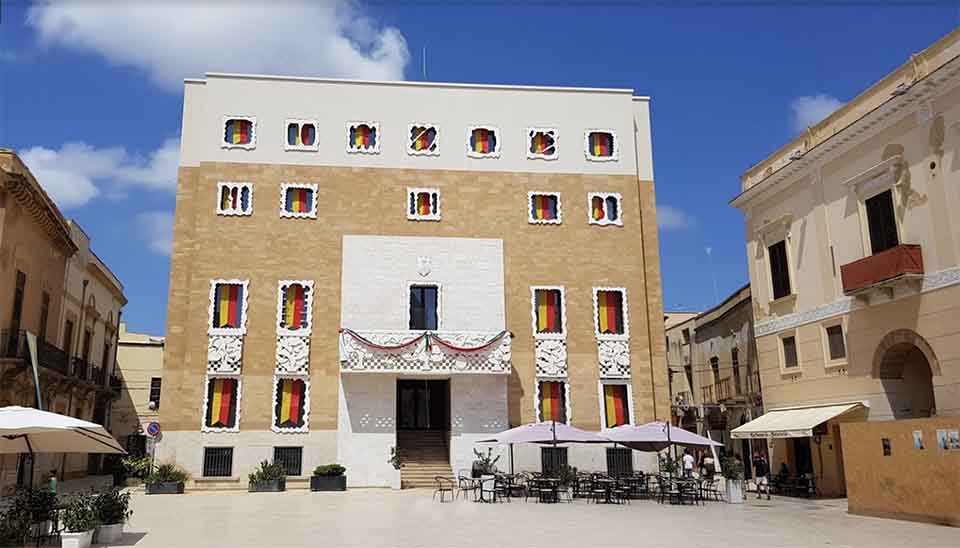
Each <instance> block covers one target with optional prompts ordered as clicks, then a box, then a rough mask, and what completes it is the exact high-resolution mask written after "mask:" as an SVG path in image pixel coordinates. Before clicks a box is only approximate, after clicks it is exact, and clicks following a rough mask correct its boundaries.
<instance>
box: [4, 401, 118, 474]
mask: <svg viewBox="0 0 960 548" xmlns="http://www.w3.org/2000/svg"><path fill="white" fill-rule="evenodd" d="M12 453H29V454H30V463H31V467H32V466H33V456H34V454H35V453H120V454H125V453H126V451H124V450H123V447H122V446H121V445H120V443H119V442H117V440H115V439H114V438H113V436H111V435H110V434H109V433H108V432H107V431H106V430H105V429H104V428H103V427H102V426H100V425H99V424H94V423H92V422H87V421H83V420H80V419H75V418H73V417H67V416H64V415H58V414H56V413H50V412H48V411H41V410H39V409H33V408H31V407H19V406H11V407H0V454H12ZM30 480H31V482H32V481H33V470H31V471H30Z"/></svg>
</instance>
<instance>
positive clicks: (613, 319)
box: [594, 288, 626, 335]
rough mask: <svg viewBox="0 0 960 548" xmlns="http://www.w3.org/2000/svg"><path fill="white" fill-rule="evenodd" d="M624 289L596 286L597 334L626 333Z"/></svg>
mask: <svg viewBox="0 0 960 548" xmlns="http://www.w3.org/2000/svg"><path fill="white" fill-rule="evenodd" d="M625 293H626V291H625V290H624V289H619V288H618V289H610V288H604V289H600V288H595V289H594V298H595V302H596V308H595V310H596V326H595V327H596V330H597V335H624V334H626V322H625V319H624V318H625V314H624V304H623V301H624V294H625Z"/></svg>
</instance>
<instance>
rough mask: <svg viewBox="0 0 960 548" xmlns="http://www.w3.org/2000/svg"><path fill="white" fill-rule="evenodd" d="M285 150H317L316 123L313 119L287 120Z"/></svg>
mask: <svg viewBox="0 0 960 548" xmlns="http://www.w3.org/2000/svg"><path fill="white" fill-rule="evenodd" d="M286 127H287V139H286V141H285V142H284V148H285V149H287V150H317V148H318V144H317V123H316V122H315V121H313V120H287V123H286Z"/></svg>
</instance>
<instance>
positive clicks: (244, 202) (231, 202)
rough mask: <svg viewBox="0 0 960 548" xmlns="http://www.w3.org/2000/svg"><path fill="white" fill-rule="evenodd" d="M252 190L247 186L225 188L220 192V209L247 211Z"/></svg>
mask: <svg viewBox="0 0 960 548" xmlns="http://www.w3.org/2000/svg"><path fill="white" fill-rule="evenodd" d="M249 206H250V189H249V188H248V187H246V186H223V187H221V190H220V209H221V210H231V209H233V210H238V211H247V208H248V207H249Z"/></svg>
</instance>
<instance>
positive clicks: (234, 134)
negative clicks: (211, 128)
mask: <svg viewBox="0 0 960 548" xmlns="http://www.w3.org/2000/svg"><path fill="white" fill-rule="evenodd" d="M256 128H257V119H256V118H254V117H252V116H225V117H224V118H223V142H222V143H221V145H220V146H222V147H223V148H245V149H252V148H255V147H256V145H257V138H256V137H257V135H256Z"/></svg>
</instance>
